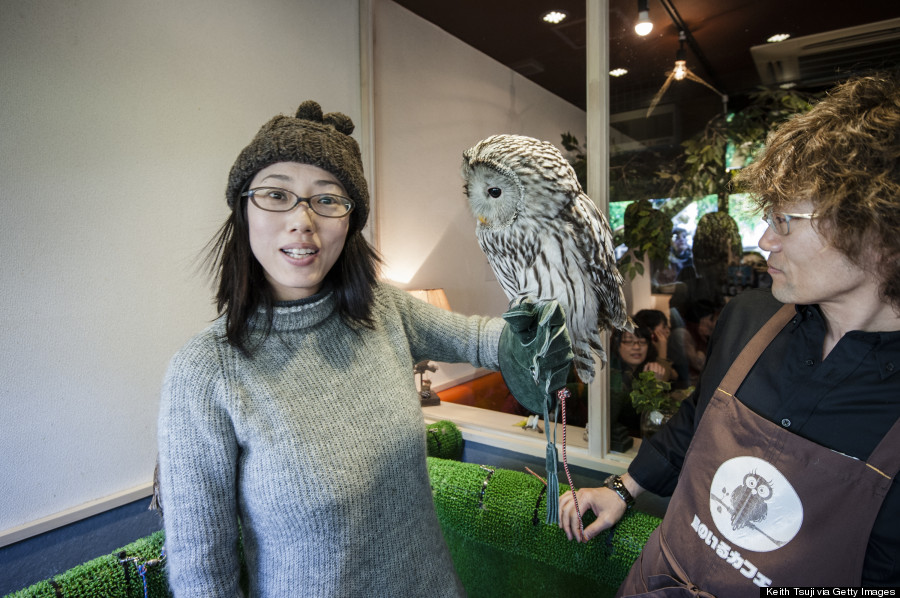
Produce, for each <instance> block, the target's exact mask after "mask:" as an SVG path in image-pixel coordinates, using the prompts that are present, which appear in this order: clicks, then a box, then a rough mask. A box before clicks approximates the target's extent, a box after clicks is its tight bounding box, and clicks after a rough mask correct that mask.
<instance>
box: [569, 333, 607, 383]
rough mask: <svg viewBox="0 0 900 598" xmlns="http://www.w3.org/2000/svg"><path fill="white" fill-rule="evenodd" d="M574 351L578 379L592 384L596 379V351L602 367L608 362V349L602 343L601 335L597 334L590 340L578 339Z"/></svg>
mask: <svg viewBox="0 0 900 598" xmlns="http://www.w3.org/2000/svg"><path fill="white" fill-rule="evenodd" d="M572 352H573V353H575V358H574V359H573V360H572V363H573V364H574V365H575V373H576V374H578V379H579V380H581V381H582V382H584V383H585V384H590V383H591V382H592V381H593V380H594V353H596V354H597V357H599V358H600V367H601V368H602V367H603V365H604V364H605V363H606V351H604V350H603V345H601V344H600V335H599V334H595V335H594V336H593V337H592V338H591V339H589V340H583V339H578V340H576V341H575V344H574V346H573V347H572Z"/></svg>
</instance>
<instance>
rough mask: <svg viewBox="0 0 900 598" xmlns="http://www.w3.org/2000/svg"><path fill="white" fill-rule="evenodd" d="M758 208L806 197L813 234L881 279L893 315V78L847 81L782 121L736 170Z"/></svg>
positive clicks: (898, 306) (898, 301) (896, 124)
mask: <svg viewBox="0 0 900 598" xmlns="http://www.w3.org/2000/svg"><path fill="white" fill-rule="evenodd" d="M737 182H738V184H739V185H740V187H741V189H742V190H744V191H747V192H749V193H750V194H751V195H752V196H753V199H754V201H755V203H756V205H757V206H758V207H759V208H761V209H762V210H763V211H764V212H765V211H766V210H769V209H775V210H778V209H782V208H783V206H785V205H786V204H789V203H791V202H793V201H797V200H804V199H806V200H809V201H811V202H812V203H813V206H814V210H815V213H816V214H817V218H816V219H815V220H813V223H814V225H815V226H816V228H817V230H818V231H819V232H820V234H823V236H824V238H825V239H826V240H827V241H828V242H829V244H830V245H831V246H832V247H834V248H835V249H837V250H838V251H840V252H841V253H843V254H844V255H846V256H847V258H848V259H849V260H850V261H851V262H853V263H854V264H856V265H857V266H859V267H860V268H863V269H865V270H867V271H870V272H872V273H874V274H875V275H876V276H878V278H879V279H880V280H881V287H880V292H881V296H882V298H883V299H884V300H886V301H887V302H889V303H890V304H891V305H892V306H893V308H894V310H895V311H897V312H898V313H900V79H898V73H891V74H875V75H867V76H862V77H858V78H855V79H851V80H849V81H847V82H845V83H842V84H841V85H838V86H837V87H835V88H834V89H833V90H832V91H831V92H829V93H828V95H827V96H826V97H825V98H824V99H823V100H822V101H820V102H819V103H818V104H816V105H815V106H814V107H813V109H812V110H810V111H809V112H806V113H803V114H799V115H797V116H795V117H794V118H792V119H790V120H788V121H787V122H785V123H784V124H782V125H781V126H780V127H778V128H777V129H776V130H775V131H773V132H772V133H771V134H770V135H769V138H768V139H767V141H766V148H765V150H764V151H763V153H762V155H761V156H760V157H759V159H758V160H757V161H755V162H754V163H752V164H750V165H749V166H748V167H747V168H745V169H744V171H743V172H741V173H740V174H739V175H738V178H737Z"/></svg>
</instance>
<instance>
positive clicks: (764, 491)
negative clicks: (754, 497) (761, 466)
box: [756, 484, 772, 500]
mask: <svg viewBox="0 0 900 598" xmlns="http://www.w3.org/2000/svg"><path fill="white" fill-rule="evenodd" d="M756 493H757V494H758V495H759V497H760V498H762V499H763V500H765V499H767V498H769V496H771V495H772V490H771V489H770V488H769V487H768V486H766V485H765V484H760V485H759V488H757V489H756Z"/></svg>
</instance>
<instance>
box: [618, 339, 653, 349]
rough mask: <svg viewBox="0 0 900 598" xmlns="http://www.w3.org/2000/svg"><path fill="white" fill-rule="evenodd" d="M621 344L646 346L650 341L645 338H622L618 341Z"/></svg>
mask: <svg viewBox="0 0 900 598" xmlns="http://www.w3.org/2000/svg"><path fill="white" fill-rule="evenodd" d="M620 344H622V345H628V346H630V347H646V346H647V345H649V344H650V342H649V341H648V340H647V339H645V338H634V339H625V338H623V339H622V341H621V342H620Z"/></svg>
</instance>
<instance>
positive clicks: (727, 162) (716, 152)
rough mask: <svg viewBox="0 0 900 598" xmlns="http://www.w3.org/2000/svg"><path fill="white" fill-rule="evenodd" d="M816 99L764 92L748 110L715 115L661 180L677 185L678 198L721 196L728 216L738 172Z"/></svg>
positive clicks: (662, 173) (777, 91) (749, 101)
mask: <svg viewBox="0 0 900 598" xmlns="http://www.w3.org/2000/svg"><path fill="white" fill-rule="evenodd" d="M816 97H817V96H816V95H814V94H808V93H803V92H799V91H793V90H784V89H780V88H778V89H766V88H760V89H759V90H757V91H756V92H754V93H752V94H750V95H749V97H748V99H747V103H746V105H745V106H743V107H742V108H740V109H738V110H736V111H735V112H733V113H731V114H729V115H727V116H726V115H724V114H719V115H717V116H714V117H713V118H712V119H710V121H709V122H708V123H707V125H706V127H705V128H704V129H703V131H701V132H700V133H698V134H697V135H695V136H694V137H692V138H690V139H688V140H686V141H684V142H683V143H682V144H681V145H682V147H683V151H682V154H681V155H680V156H679V157H678V158H677V159H676V160H674V161H672V162H670V163H668V164H664V165H663V166H662V168H661V169H660V171H659V172H658V173H657V176H659V177H660V178H662V179H667V180H669V181H671V182H672V195H673V196H677V197H703V196H705V195H716V196H717V197H719V209H720V210H723V211H724V210H725V209H726V206H727V203H728V200H727V193H728V191H729V189H730V188H731V187H732V185H731V182H732V176H731V174H732V173H733V172H735V170H734V169H736V168H740V167H742V166H744V165H746V164H749V163H750V162H752V161H753V160H754V159H755V158H756V155H757V154H758V153H759V151H760V150H761V149H762V148H763V146H764V144H765V140H766V135H767V134H768V133H769V131H771V130H772V129H773V128H774V127H776V126H777V125H778V124H780V123H781V122H783V121H785V120H787V119H788V118H790V117H791V116H793V115H795V114H798V113H801V112H805V111H807V110H809V109H810V108H812V102H813V101H814V100H815V98H816ZM730 149H731V150H732V151H731V152H729V150H730ZM729 169H731V170H729Z"/></svg>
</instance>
